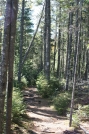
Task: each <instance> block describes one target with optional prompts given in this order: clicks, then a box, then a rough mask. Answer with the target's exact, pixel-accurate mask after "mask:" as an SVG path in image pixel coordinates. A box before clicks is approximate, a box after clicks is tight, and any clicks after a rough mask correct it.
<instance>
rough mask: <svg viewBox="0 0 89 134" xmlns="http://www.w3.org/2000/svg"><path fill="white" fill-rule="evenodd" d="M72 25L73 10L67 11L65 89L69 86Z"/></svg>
mask: <svg viewBox="0 0 89 134" xmlns="http://www.w3.org/2000/svg"><path fill="white" fill-rule="evenodd" d="M72 25H73V11H71V12H70V13H69V24H68V44H67V57H66V90H68V88H69V75H70V60H71V50H72V49H71V47H72V30H73V29H72Z"/></svg>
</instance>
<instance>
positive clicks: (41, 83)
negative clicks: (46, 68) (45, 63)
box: [36, 74, 52, 98]
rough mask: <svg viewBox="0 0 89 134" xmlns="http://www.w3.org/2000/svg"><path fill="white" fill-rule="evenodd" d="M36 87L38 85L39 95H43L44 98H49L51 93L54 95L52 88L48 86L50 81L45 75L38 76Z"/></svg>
mask: <svg viewBox="0 0 89 134" xmlns="http://www.w3.org/2000/svg"><path fill="white" fill-rule="evenodd" d="M36 85H37V89H38V91H39V94H40V95H42V97H44V98H46V97H49V96H50V93H52V92H51V90H50V88H49V87H50V86H49V84H48V81H47V79H46V78H45V76H44V75H43V74H40V75H39V76H38V79H37V81H36Z"/></svg>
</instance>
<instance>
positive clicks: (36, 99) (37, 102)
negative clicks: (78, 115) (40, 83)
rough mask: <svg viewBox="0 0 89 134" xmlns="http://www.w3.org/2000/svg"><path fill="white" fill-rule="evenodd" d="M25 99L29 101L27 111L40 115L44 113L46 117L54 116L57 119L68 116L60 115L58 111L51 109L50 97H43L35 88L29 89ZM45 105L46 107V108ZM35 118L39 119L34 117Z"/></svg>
mask: <svg viewBox="0 0 89 134" xmlns="http://www.w3.org/2000/svg"><path fill="white" fill-rule="evenodd" d="M24 101H25V102H26V103H27V111H28V112H33V113H35V114H38V115H42V116H45V117H53V118H56V119H63V120H65V119H67V118H66V117H64V116H63V117H62V116H58V114H57V112H56V111H54V110H50V105H51V102H50V100H49V99H43V98H42V97H41V96H40V95H39V94H38V92H37V90H36V89H35V91H34V89H33V90H32V89H31V90H30V89H29V90H28V91H27V94H25V99H24ZM44 107H45V108H44ZM33 120H39V119H36V118H33Z"/></svg>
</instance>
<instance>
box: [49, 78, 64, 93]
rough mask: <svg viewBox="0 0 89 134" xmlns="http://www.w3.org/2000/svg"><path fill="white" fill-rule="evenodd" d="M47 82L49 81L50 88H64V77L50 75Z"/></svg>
mask: <svg viewBox="0 0 89 134" xmlns="http://www.w3.org/2000/svg"><path fill="white" fill-rule="evenodd" d="M49 83H50V88H53V89H54V90H58V91H60V90H62V89H64V86H65V79H60V80H59V79H58V78H56V77H51V78H50V81H49Z"/></svg>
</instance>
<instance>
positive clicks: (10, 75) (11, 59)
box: [5, 0, 18, 134]
mask: <svg viewBox="0 0 89 134" xmlns="http://www.w3.org/2000/svg"><path fill="white" fill-rule="evenodd" d="M10 7H11V9H12V12H11V19H12V18H13V19H12V22H11V24H10V34H9V50H8V90H7V108H6V132H5V134H10V133H11V108H12V90H13V64H14V43H15V35H16V20H17V11H18V0H13V2H12V0H11V5H10ZM13 15H14V17H13ZM12 37H13V38H12Z"/></svg>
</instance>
